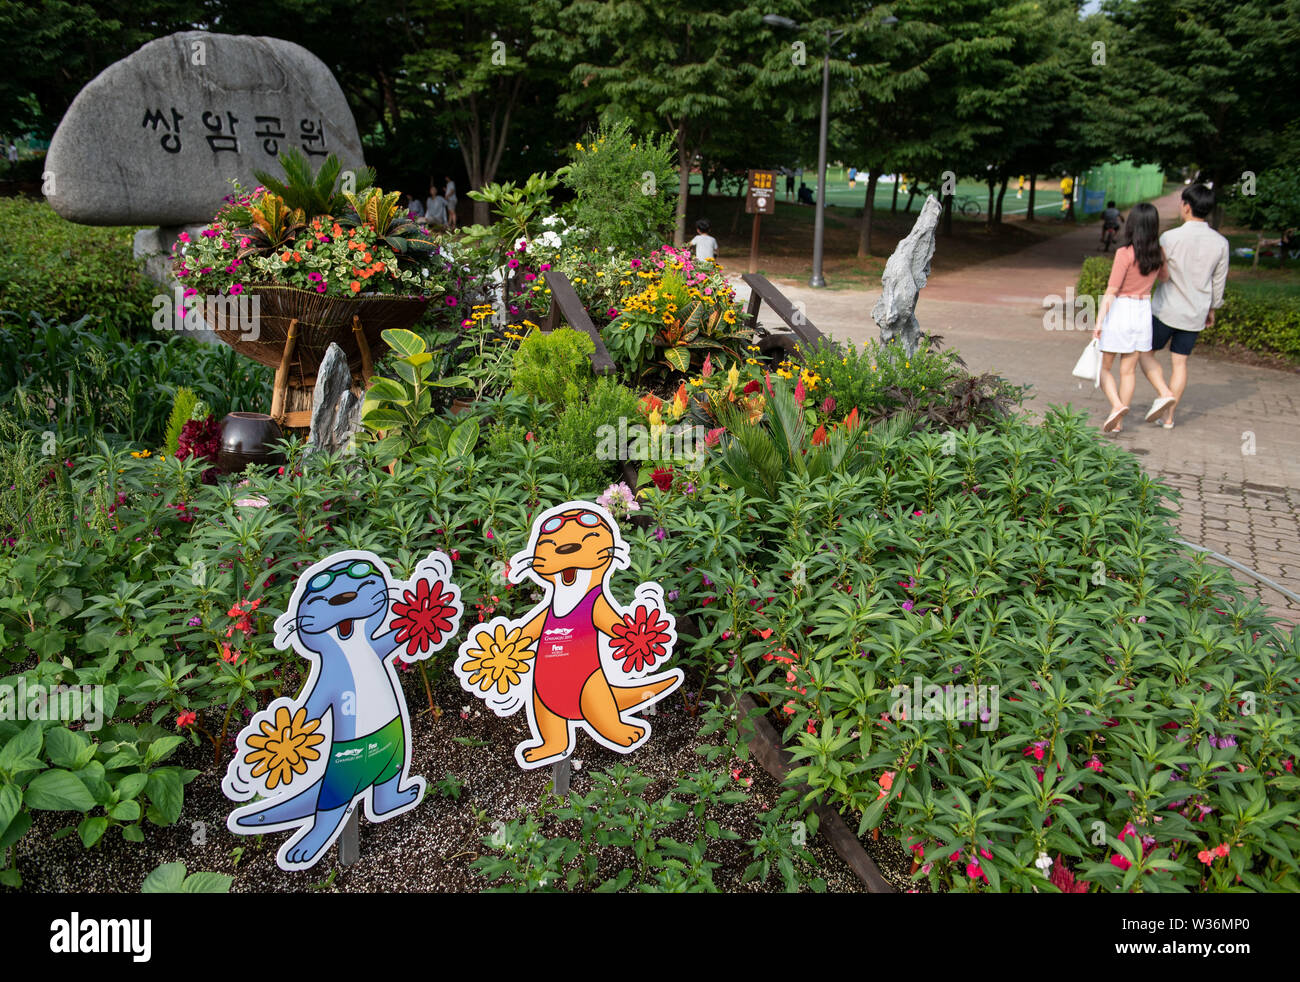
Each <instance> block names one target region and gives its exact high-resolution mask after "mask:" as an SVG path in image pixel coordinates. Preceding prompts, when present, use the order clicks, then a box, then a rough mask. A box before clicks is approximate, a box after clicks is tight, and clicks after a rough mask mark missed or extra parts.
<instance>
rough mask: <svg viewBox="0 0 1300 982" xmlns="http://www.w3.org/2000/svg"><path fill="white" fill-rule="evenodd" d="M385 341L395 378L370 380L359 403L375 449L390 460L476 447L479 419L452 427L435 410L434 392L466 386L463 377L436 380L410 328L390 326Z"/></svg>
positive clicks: (426, 353) (422, 346)
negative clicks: (417, 452)
mask: <svg viewBox="0 0 1300 982" xmlns="http://www.w3.org/2000/svg"><path fill="white" fill-rule="evenodd" d="M382 337H383V339H384V343H385V344H387V345H388V347H389V348H391V349H392V357H391V358H390V360H389V363H390V365H391V366H392V369H393V371H394V372H395V373H396V375H397V377H396V378H389V377H387V376H383V375H379V376H376V377H375V378H373V379H372V380H371V382H370V388H369V389H368V390H367V391H366V398H365V402H364V403H363V404H362V407H361V424H362V426H363V427H364V430H365V432H366V434H367V435H368V436H369V438H370V439H372V440H375V441H377V443H378V446H377V447H376V452H377V453H378V454H379V457H380V459H381V460H383V461H385V462H386V463H392V462H393V461H396V460H400V459H402V458H403V457H405V456H406V455H407V454H408V453H410V452H411V451H412V450H414V449H416V448H426V449H431V450H435V451H445V452H451V453H452V454H453V456H455V455H462V454H465V453H468V452H469V451H471V450H473V448H474V444H475V443H477V442H478V421H477V420H475V419H469V420H466V421H465V422H463V423H461V424H460V425H459V426H458V427H457V428H456V430H455V431H452V430H451V429H450V427H449V426H448V424H447V423H445V422H443V421H442V420H440V419H439V418H438V417H437V416H436V415H435V414H434V412H433V390H434V389H450V388H456V387H458V386H462V385H466V384H468V382H469V380H468V379H466V378H465V377H464V376H452V377H451V378H433V377H432V371H433V355H432V354H430V352H429V350H428V348H427V346H426V344H425V341H424V339H423V338H422V337H420V336H419V335H418V334H416V333H414V332H412V331H406V330H387V331H384V332H383V334H382Z"/></svg>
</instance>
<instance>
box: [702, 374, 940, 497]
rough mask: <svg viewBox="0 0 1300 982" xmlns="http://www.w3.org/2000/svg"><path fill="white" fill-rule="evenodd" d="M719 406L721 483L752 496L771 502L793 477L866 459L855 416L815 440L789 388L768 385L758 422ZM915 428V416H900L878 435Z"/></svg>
mask: <svg viewBox="0 0 1300 982" xmlns="http://www.w3.org/2000/svg"><path fill="white" fill-rule="evenodd" d="M718 408H719V410H720V414H719V415H720V418H719V422H720V423H722V424H723V426H724V427H725V428H726V432H727V435H726V437H725V438H724V439H725V440H726V442H725V443H724V444H723V446H722V448H721V451H720V452H719V454H718V459H717V463H718V467H719V469H720V470H721V472H722V475H723V480H724V481H726V483H727V484H729V485H731V486H732V487H735V488H743V489H744V490H745V492H746V493H747V494H750V495H753V496H755V497H760V498H766V499H768V500H772V499H774V498H775V497H776V493H777V488H778V487H779V486H780V485H781V484H784V483H785V482H787V481H789V480H790V479H792V478H794V477H796V476H807V477H810V478H817V477H822V476H823V475H826V474H830V473H833V472H835V471H840V470H849V471H852V470H856V468H857V467H858V466H860V465H861V463H862V462H863V460H864V459H865V457H864V455H863V454H862V448H861V446H860V442H861V440H862V437H863V436H864V435H865V434H866V432H867V427H866V426H865V425H863V424H861V423H859V422H858V421H857V419H856V417H855V418H853V420H852V421H851V422H850V421H845V422H844V423H842V424H840V425H839V426H837V427H835V428H834V429H832V430H831V431H830V432H829V433H825V439H824V440H823V439H820V438H819V439H816V440H814V439H812V438H811V437H810V435H809V433H808V424H807V421H806V420H805V418H804V411H803V408H802V407H801V406H800V405H799V403H798V402H797V401H796V400H795V397H794V394H793V393H792V392H791V390H790V389H789V387H787V386H784V385H780V384H777V385H774V386H773V387H772V390H771V392H770V393H769V394H768V400H767V412H766V414H765V415H764V417H763V419H762V420H761V421H760V422H759V423H757V424H755V423H751V422H750V420H749V419H748V418H747V416H746V413H745V411H744V410H743V409H739V408H736V407H734V406H730V405H726V404H722V405H720V406H719V407H718ZM914 425H915V418H914V417H912V416H911V415H910V414H907V413H901V414H899V415H898V416H895V417H893V418H892V419H890V420H889V421H888V422H887V423H885V424H883V425H882V427H881V432H880V433H879V434H878V435H879V436H880V437H881V438H882V439H885V440H890V439H893V438H894V437H895V436H898V435H902V434H904V433H907V432H910V431H911V429H912V427H913V426H914ZM814 436H815V434H814Z"/></svg>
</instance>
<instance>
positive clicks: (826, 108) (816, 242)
mask: <svg viewBox="0 0 1300 982" xmlns="http://www.w3.org/2000/svg"><path fill="white" fill-rule="evenodd" d="M833 43H834V42H833V41H832V39H831V32H830V31H827V32H826V53H825V54H824V55H822V121H821V132H820V134H819V135H818V137H817V215H816V217H815V218H814V219H813V271H812V279H810V280H809V281H808V285H809V286H817V287H821V286H825V285H826V277H825V276H823V275H822V258H823V256H824V254H825V251H826V250H825V242H824V235H825V232H826V138H827V130H828V129H829V126H830V116H831V45H832V44H833Z"/></svg>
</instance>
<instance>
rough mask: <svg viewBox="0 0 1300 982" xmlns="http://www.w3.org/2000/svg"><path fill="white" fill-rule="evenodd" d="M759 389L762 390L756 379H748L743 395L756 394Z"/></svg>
mask: <svg viewBox="0 0 1300 982" xmlns="http://www.w3.org/2000/svg"><path fill="white" fill-rule="evenodd" d="M760 388H762V386H760V385H759V384H758V379H750V380H749V381H748V382H746V383H745V389H744V392H745V395H750V394H752V393H754V392H757V391H758V390H759V389H760Z"/></svg>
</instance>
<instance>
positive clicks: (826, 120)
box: [763, 14, 898, 287]
mask: <svg viewBox="0 0 1300 982" xmlns="http://www.w3.org/2000/svg"><path fill="white" fill-rule="evenodd" d="M763 22H764V23H765V24H770V25H772V26H773V27H784V28H787V29H789V30H795V31H801V30H803V29H804V27H803V25H802V24H799V23H797V22H795V21H793V20H791V19H790V18H789V17H782V16H781V15H780V14H764V15H763ZM880 23H881V24H885V25H888V24H897V23H898V18H897V17H893V16H889V17H883V18H881V20H880ZM844 33H845V32H844V31H843V30H830V29H828V30H827V31H826V52H825V53H824V54H823V55H822V118H821V127H820V132H819V134H818V137H817V204H816V209H817V211H816V216H815V218H814V219H813V271H812V278H811V279H810V280H808V285H809V286H813V287H824V286H825V285H826V277H825V276H823V275H822V260H823V257H824V256H825V252H826V250H825V233H826V142H827V135H828V130H829V128H830V117H831V46H832V45H834V44H835V42H836V41H838V40H839V39H840V38H841V37H843V36H844Z"/></svg>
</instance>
